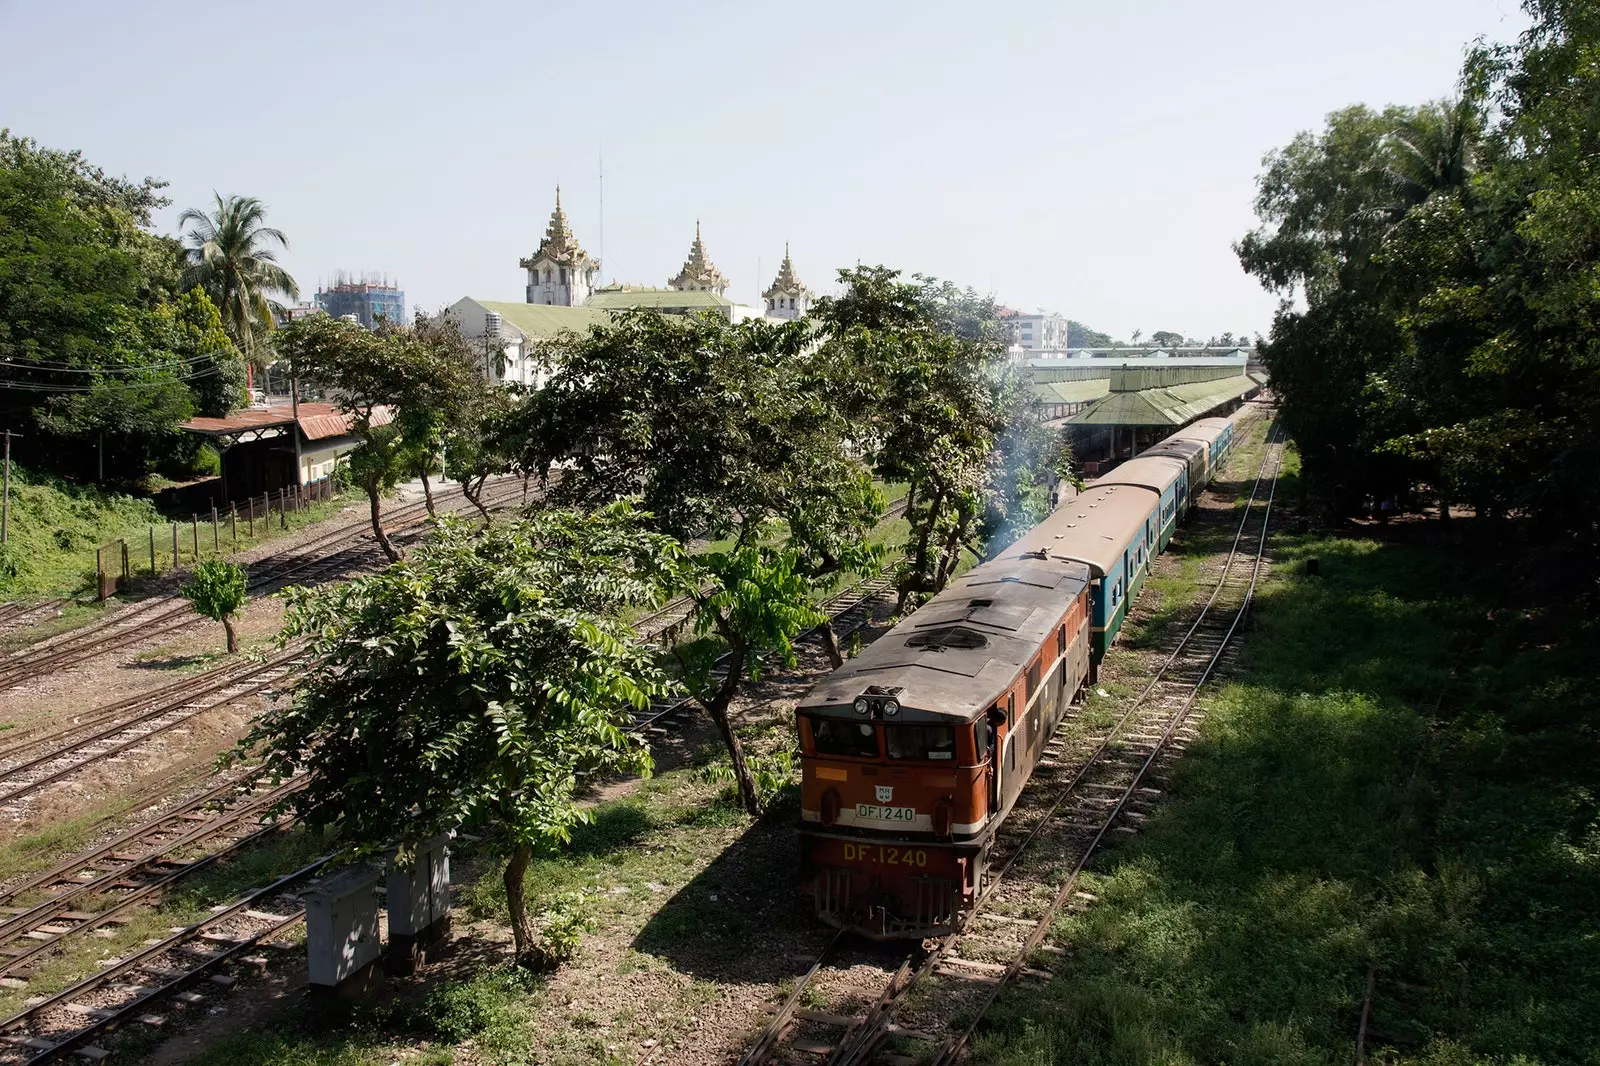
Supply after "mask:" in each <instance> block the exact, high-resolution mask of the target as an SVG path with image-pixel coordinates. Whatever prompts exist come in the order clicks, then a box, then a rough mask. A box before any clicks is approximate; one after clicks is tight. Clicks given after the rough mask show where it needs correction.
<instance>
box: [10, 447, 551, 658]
mask: <svg viewBox="0 0 1600 1066" xmlns="http://www.w3.org/2000/svg"><path fill="white" fill-rule="evenodd" d="M511 481H514V482H515V485H511V484H508V483H507V482H511ZM493 488H494V489H495V490H496V494H495V495H494V497H493V499H492V503H491V501H490V500H488V499H486V500H485V506H486V507H490V508H491V509H494V508H498V507H500V506H502V505H503V504H504V503H505V501H506V500H507V499H509V498H510V497H511V496H514V495H516V494H517V492H516V491H508V492H504V493H501V492H499V491H498V490H499V489H501V488H505V489H515V490H518V491H520V489H521V479H520V478H507V479H503V480H501V481H499V482H497V483H495V484H494V486H493ZM488 491H489V490H487V489H486V490H485V496H487V495H488ZM446 495H447V496H448V498H450V499H451V500H452V502H453V501H454V498H455V497H460V501H461V502H463V503H465V502H468V501H467V500H466V497H465V495H464V494H462V493H461V490H460V489H459V488H454V489H451V490H449V491H448V493H447V494H446ZM434 502H435V507H436V508H437V506H438V503H439V500H438V498H437V497H436V498H435V501H434ZM401 515H405V516H406V517H405V519H404V520H403V522H402V523H401V524H399V525H395V524H394V522H395V520H396V518H398V517H399V516H401ZM428 518H429V516H428V514H427V505H426V503H425V502H417V503H410V504H406V505H404V506H402V507H400V508H397V509H396V510H394V511H391V512H390V515H389V520H388V522H389V524H388V525H387V526H386V532H388V533H389V534H390V536H391V537H393V538H398V537H400V536H402V535H404V534H406V533H409V532H412V531H414V530H415V529H416V528H417V527H419V526H422V525H423V524H425V523H426V522H427V520H428ZM370 529H371V524H370V521H362V520H357V521H352V522H349V523H345V524H344V525H341V526H339V527H338V528H336V529H333V530H330V531H328V532H326V533H323V534H321V535H320V536H318V537H315V538H313V539H312V540H311V541H308V542H306V543H302V544H296V545H288V546H285V547H284V548H282V549H279V550H278V551H277V552H274V553H273V554H272V555H271V556H268V557H267V558H268V559H271V560H272V562H271V563H269V564H268V565H267V566H266V567H265V568H264V569H258V570H257V571H256V572H255V573H253V574H252V575H251V576H250V579H249V585H248V589H249V591H250V592H251V593H252V594H253V595H258V596H259V595H263V594H265V593H266V592H267V591H268V590H271V591H276V587H281V585H282V584H283V583H284V582H286V581H287V580H288V579H290V578H291V577H294V576H295V575H297V574H301V573H302V572H303V571H306V570H315V569H317V568H319V567H321V568H323V569H332V570H334V571H338V570H340V569H349V568H351V567H352V566H353V565H354V564H356V563H358V561H359V560H360V559H361V557H364V556H374V555H377V556H379V557H380V558H381V553H379V552H377V551H376V550H375V541H368V540H367V539H366V536H365V534H366V533H367V532H368V531H369V530H370ZM349 548H355V549H357V551H356V552H355V558H351V559H340V558H339V557H338V553H339V552H343V551H345V550H347V549H349ZM325 549H327V550H328V551H327V554H324V555H319V556H317V557H315V558H305V557H304V556H305V555H306V553H307V552H315V551H321V550H325ZM262 561H266V560H262ZM319 577H320V575H319ZM152 611H154V612H157V613H155V614H154V615H151V616H148V617H147V615H148V614H149V612H152ZM200 621H201V618H200V616H199V615H197V614H195V613H194V612H193V611H192V610H191V608H190V607H189V605H188V603H187V602H185V601H183V600H182V598H181V597H178V596H174V595H164V596H155V597H151V598H150V599H148V600H145V601H143V602H142V603H140V604H139V605H138V606H136V607H133V608H131V609H129V610H127V611H123V612H121V613H119V614H118V615H116V616H115V617H112V618H108V619H105V620H103V621H102V622H99V623H95V624H93V625H91V626H86V627H82V628H79V629H75V630H72V631H70V632H68V633H65V634H62V635H61V636H60V637H58V638H50V639H48V640H46V641H42V642H40V643H39V644H36V645H32V646H30V647H28V648H24V649H22V650H20V651H17V652H13V653H12V654H11V655H10V656H7V657H4V658H0V688H5V687H10V686H12V685H15V684H17V683H19V682H22V681H26V680H28V679H30V678H33V677H37V676H39V675H40V674H42V673H44V672H46V671H47V670H49V669H52V668H57V667H61V666H71V665H75V664H77V663H79V662H82V661H84V660H86V659H90V658H93V657H94V656H97V655H100V654H102V653H104V652H108V651H115V650H117V649H119V648H123V647H126V646H128V645H130V644H137V643H141V642H144V641H147V640H150V639H152V638H153V637H157V636H162V635H165V634H167V633H171V632H175V631H177V630H179V629H183V628H185V627H187V626H191V625H195V624H197V623H198V622H200ZM162 623H165V624H162ZM151 626H156V627H157V628H155V629H151V628H150V627H151Z"/></svg>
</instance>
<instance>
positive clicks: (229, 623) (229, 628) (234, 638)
mask: <svg viewBox="0 0 1600 1066" xmlns="http://www.w3.org/2000/svg"><path fill="white" fill-rule="evenodd" d="M222 631H223V632H224V633H226V634H228V654H229V655H232V654H233V653H234V652H236V651H238V650H239V637H238V634H236V633H234V631H233V619H231V618H228V617H226V616H224V617H223V619H222Z"/></svg>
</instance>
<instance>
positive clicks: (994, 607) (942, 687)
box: [797, 538, 1089, 724]
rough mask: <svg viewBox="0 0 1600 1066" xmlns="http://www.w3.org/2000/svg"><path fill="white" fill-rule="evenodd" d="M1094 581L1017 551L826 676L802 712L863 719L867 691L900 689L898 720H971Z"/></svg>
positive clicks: (962, 581)
mask: <svg viewBox="0 0 1600 1066" xmlns="http://www.w3.org/2000/svg"><path fill="white" fill-rule="evenodd" d="M1024 539H1026V538H1024ZM1088 584H1089V570H1088V568H1087V567H1086V566H1084V564H1082V563H1080V562H1076V561H1073V560H1069V559H1065V558H1061V557H1058V556H1054V555H1052V556H1050V557H1048V558H1039V557H1036V556H1033V555H1029V554H1027V552H1026V551H1025V550H1023V543H1022V542H1019V543H1018V544H1014V545H1012V546H1011V547H1010V548H1008V549H1006V550H1005V551H1003V552H1001V553H1000V555H999V556H997V557H996V558H994V559H992V560H990V561H989V562H986V563H982V564H980V565H978V566H975V567H973V568H972V569H971V570H969V571H967V573H966V574H964V575H962V576H961V577H959V578H957V579H956V580H954V581H952V582H951V583H950V585H949V587H947V588H946V589H945V590H944V591H943V592H941V593H939V595H937V596H935V597H934V598H933V599H931V600H929V601H928V602H927V603H926V604H924V605H923V607H922V608H921V609H920V610H918V611H916V612H915V613H914V614H911V615H909V616H908V617H906V619H905V620H904V621H902V622H901V623H900V624H899V625H897V626H895V627H894V628H893V629H892V630H890V631H889V632H888V633H885V634H884V635H883V636H882V637H879V638H878V639H877V640H876V641H875V642H873V643H872V644H871V645H870V646H869V647H867V648H866V649H865V650H863V651H862V653H861V654H860V655H858V656H857V657H856V658H854V659H851V660H849V661H848V662H846V663H845V664H844V665H843V666H841V667H840V668H839V669H837V670H835V671H834V672H833V673H832V674H830V675H828V677H827V678H825V679H824V680H822V681H821V682H819V683H818V684H817V685H815V686H814V687H813V688H812V689H811V691H810V692H808V693H807V694H806V695H805V698H803V699H802V700H801V701H800V704H799V707H798V708H797V709H798V710H799V711H800V712H801V713H804V714H821V715H824V716H827V717H833V718H847V719H852V720H860V717H861V716H859V715H857V714H856V713H855V711H854V710H853V709H852V706H851V705H852V704H853V703H854V701H855V699H856V697H857V696H859V695H862V694H863V692H865V690H866V689H867V687H868V686H869V685H870V686H875V687H877V688H879V689H885V690H887V689H898V690H899V691H898V692H896V693H895V698H896V700H898V702H899V703H900V706H901V711H900V714H899V715H897V716H896V717H895V718H894V719H893V721H895V722H906V723H923V724H927V723H952V722H956V721H971V720H972V719H974V718H976V717H978V716H979V715H981V714H983V713H984V711H986V710H987V709H988V708H990V707H992V706H994V704H995V701H997V700H998V699H999V698H1000V697H1001V695H1002V694H1003V693H1004V692H1005V690H1006V689H1007V688H1009V687H1010V686H1011V685H1012V684H1013V683H1014V682H1015V681H1016V678H1017V675H1018V674H1020V673H1021V672H1022V670H1023V669H1024V668H1025V667H1026V666H1027V665H1028V663H1029V661H1030V660H1032V659H1033V656H1034V654H1035V653H1036V652H1037V651H1038V650H1039V648H1040V647H1041V646H1042V645H1043V644H1044V643H1045V642H1046V640H1048V639H1049V637H1050V633H1051V631H1052V630H1053V629H1054V628H1055V626H1056V624H1057V623H1058V622H1059V621H1060V619H1061V616H1062V615H1064V614H1065V613H1066V612H1067V610H1068V608H1069V607H1070V606H1071V604H1072V602H1073V601H1074V600H1076V599H1077V598H1078V597H1080V596H1082V595H1083V592H1084V590H1085V589H1086V588H1087V587H1088Z"/></svg>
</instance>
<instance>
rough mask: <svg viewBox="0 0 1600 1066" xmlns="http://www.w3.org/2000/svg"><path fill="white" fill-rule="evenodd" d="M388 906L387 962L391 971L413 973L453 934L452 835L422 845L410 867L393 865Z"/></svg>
mask: <svg viewBox="0 0 1600 1066" xmlns="http://www.w3.org/2000/svg"><path fill="white" fill-rule="evenodd" d="M385 906H386V907H387V908H388V911H389V947H388V950H387V952H386V954H385V958H384V964H385V966H386V968H387V969H388V970H389V972H390V973H393V974H408V973H411V972H412V971H413V970H415V969H416V967H417V963H418V962H419V961H422V960H423V959H424V958H425V956H426V955H428V954H429V953H430V951H431V950H432V949H434V948H436V947H438V946H439V945H441V944H443V943H444V942H445V940H446V939H447V938H448V937H449V934H450V835H445V836H439V837H434V838H433V839H432V840H430V841H428V842H426V843H425V844H422V845H421V846H420V847H418V848H417V854H416V858H415V860H414V861H413V862H412V863H411V866H410V867H409V868H406V869H402V868H400V867H399V866H397V865H391V866H390V867H389V884H388V892H387V899H386V901H385Z"/></svg>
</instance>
